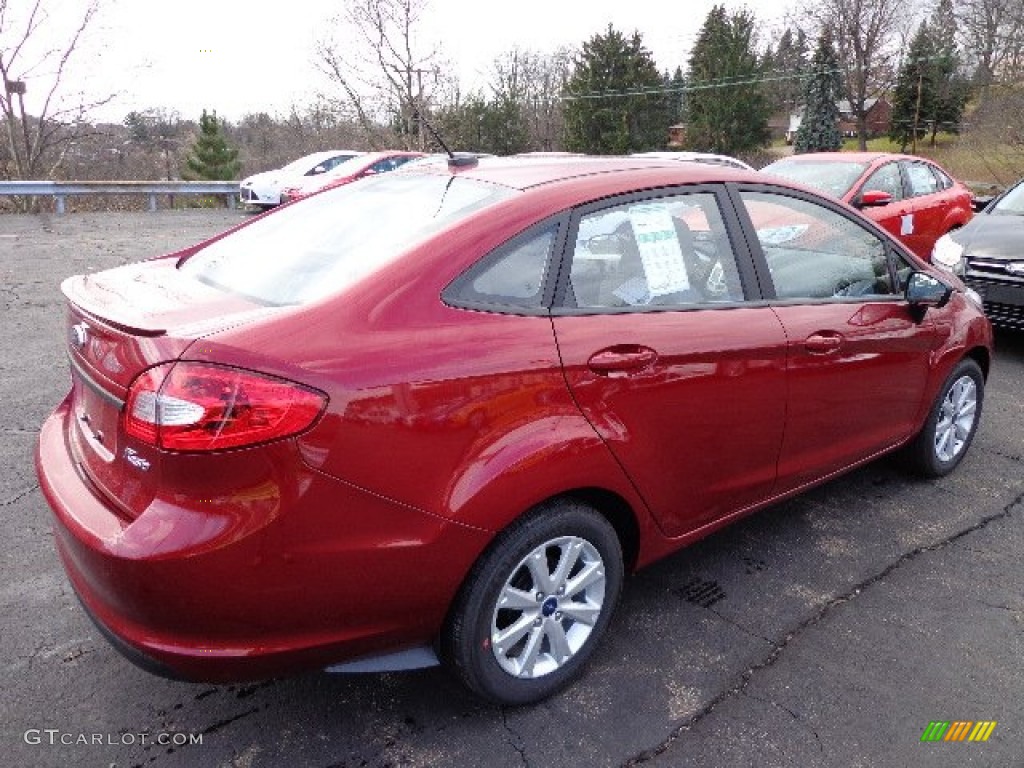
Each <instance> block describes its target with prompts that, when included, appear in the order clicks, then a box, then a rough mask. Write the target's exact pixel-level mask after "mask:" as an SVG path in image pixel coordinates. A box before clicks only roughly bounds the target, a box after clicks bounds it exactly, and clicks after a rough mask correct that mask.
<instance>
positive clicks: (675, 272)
mask: <svg viewBox="0 0 1024 768" xmlns="http://www.w3.org/2000/svg"><path fill="white" fill-rule="evenodd" d="M569 288H570V299H571V302H572V301H574V303H575V306H576V307H578V308H581V309H590V308H596V309H615V308H623V307H626V308H628V307H636V308H642V307H649V306H651V307H659V306H660V307H666V306H685V305H699V304H710V303H717V302H736V301H742V300H743V296H744V294H743V287H742V285H741V282H740V276H739V271H738V269H737V264H736V259H735V255H734V253H733V251H732V248H731V245H730V241H729V237H728V235H727V233H726V229H725V224H724V223H723V220H722V215H721V212H720V211H719V208H718V201H717V199H716V198H715V196H714V195H713V194H710V193H706V192H693V193H687V194H682V195H674V196H670V197H658V198H652V199H648V200H637V201H631V202H629V203H624V204H622V205H616V206H613V207H610V208H604V209H601V210H599V211H595V212H593V213H589V214H586V215H585V216H583V217H582V218H581V219H580V224H579V228H578V230H577V234H576V240H575V244H574V247H573V250H572V268H571V270H570V274H569ZM571 302H570V303H571Z"/></svg>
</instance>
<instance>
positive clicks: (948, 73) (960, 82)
mask: <svg viewBox="0 0 1024 768" xmlns="http://www.w3.org/2000/svg"><path fill="white" fill-rule="evenodd" d="M958 30H959V26H958V23H957V20H956V15H955V13H954V10H953V0H939V3H938V6H937V7H936V9H935V14H934V16H933V18H932V26H931V34H932V40H933V44H934V56H935V61H934V68H935V72H934V79H935V100H934V103H933V106H932V109H931V110H930V111H929V112H928V113H926V114H927V117H928V120H929V123H930V125H931V145H932V146H933V147H934V146H935V136H936V134H937V133H938V132H939V131H940V130H941V131H945V132H946V133H960V121H961V120H962V119H963V116H964V108H965V107H966V105H967V98H968V96H969V92H970V86H969V83H968V81H967V78H966V77H965V76H964V75H963V73H962V72H961V59H960V51H959V49H958V48H957V44H956V36H957V33H958Z"/></svg>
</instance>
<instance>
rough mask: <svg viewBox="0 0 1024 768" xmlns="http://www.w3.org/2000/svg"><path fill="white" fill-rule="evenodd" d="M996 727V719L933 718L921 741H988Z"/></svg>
mask: <svg viewBox="0 0 1024 768" xmlns="http://www.w3.org/2000/svg"><path fill="white" fill-rule="evenodd" d="M995 729H996V721H995V720H978V721H977V722H975V721H974V720H953V721H950V720H932V721H931V722H930V723H928V727H927V728H925V729H924V733H922V734H921V741H988V737H989V736H991V735H992V731H994V730H995Z"/></svg>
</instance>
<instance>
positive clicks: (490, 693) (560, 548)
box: [442, 500, 623, 704]
mask: <svg viewBox="0 0 1024 768" xmlns="http://www.w3.org/2000/svg"><path fill="white" fill-rule="evenodd" d="M622 579H623V563H622V548H621V546H620V544H619V539H618V536H617V535H616V533H615V529H614V528H613V527H612V526H611V524H610V523H609V522H608V521H607V520H606V519H605V518H604V517H603V516H602V515H601V514H600V513H599V512H597V511H596V510H594V509H593V508H592V507H589V506H587V505H585V504H582V503H580V502H578V501H570V500H561V501H557V502H550V503H547V504H543V505H541V506H539V507H537V508H536V509H534V510H532V511H531V512H530V513H528V514H527V515H525V516H524V517H522V518H521V519H520V520H518V521H517V522H516V523H514V524H513V525H512V526H510V527H509V528H508V529H507V530H505V531H504V532H502V533H501V534H500V535H499V536H498V537H497V539H496V540H495V542H494V543H493V544H492V546H491V547H490V549H488V551H487V552H486V553H485V554H484V555H483V556H482V557H481V558H480V560H479V561H478V562H477V564H476V565H475V566H474V568H473V570H472V572H471V573H470V575H469V577H468V579H467V581H466V584H465V586H464V587H463V589H462V591H461V592H460V594H459V597H458V599H457V600H456V603H455V605H454V607H453V609H452V612H451V616H450V618H449V621H448V623H447V626H446V630H445V633H444V637H443V638H442V653H443V656H444V657H445V660H446V662H447V663H448V665H449V666H450V667H451V668H452V669H453V670H454V671H455V673H456V674H457V675H458V676H459V677H460V678H461V679H462V681H463V682H464V683H465V684H466V685H467V686H468V687H469V688H470V689H472V690H473V691H475V692H476V693H478V694H479V695H481V696H483V697H484V698H486V699H489V700H491V701H494V702H497V703H500V704H528V703H532V702H535V701H540V700H541V699H544V698H546V697H548V696H550V695H551V694H552V693H554V692H555V691H557V690H558V689H559V688H561V687H562V686H564V685H566V684H567V683H568V682H569V681H570V680H572V679H573V678H574V677H575V676H576V675H577V674H579V672H580V671H581V669H582V667H583V665H584V664H585V663H586V660H587V658H588V657H589V656H590V655H591V653H592V652H593V650H594V647H595V646H596V645H597V642H598V639H599V638H600V637H601V635H602V633H603V632H604V630H605V628H606V627H607V626H608V622H609V621H610V620H611V615H612V612H613V610H614V608H615V604H616V603H617V602H618V597H619V593H620V591H621V588H622Z"/></svg>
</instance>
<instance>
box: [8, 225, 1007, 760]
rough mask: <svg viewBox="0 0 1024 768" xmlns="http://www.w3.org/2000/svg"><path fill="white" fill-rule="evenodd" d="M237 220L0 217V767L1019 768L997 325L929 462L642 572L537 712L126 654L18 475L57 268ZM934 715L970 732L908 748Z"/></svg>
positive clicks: (45, 407)
mask: <svg viewBox="0 0 1024 768" xmlns="http://www.w3.org/2000/svg"><path fill="white" fill-rule="evenodd" d="M245 216H246V214H243V213H241V212H238V211H228V210H214V211H165V212H160V213H141V212H140V213H122V214H114V213H111V214H74V215H68V216H62V217H56V216H18V215H10V216H0V270H2V274H3V279H2V281H0V296H2V299H3V303H4V310H3V318H4V322H3V325H2V331H0V402H2V404H3V421H4V426H3V429H2V432H0V434H2V438H0V509H2V512H3V519H4V535H3V536H2V537H0V612H2V613H0V615H2V617H3V620H2V624H0V650H2V659H3V661H2V664H0V666H2V670H0V690H2V691H3V696H2V698H0V756H2V757H0V764H3V765H5V766H32V767H33V768H34V767H35V766H39V767H45V766H76V767H81V768H90V767H91V766H98V767H100V768H109V767H110V766H157V767H159V768H163V767H167V768H170V767H172V766H188V767H189V768H191V767H192V766H215V767H218V768H219V767H224V768H227V767H229V766H230V767H237V768H255V767H257V766H317V767H320V768H327V767H328V766H334V767H336V768H340V767H341V766H367V767H371V766H372V767H380V768H383V767H384V766H488V768H502V767H504V766H508V767H509V768H515V767H518V766H533V767H535V768H541V767H542V766H552V767H555V766H557V767H558V768H569V767H573V766H587V768H590V767H592V766H626V765H629V766H639V765H643V766H708V767H711V766H729V767H730V768H740V767H743V766H751V767H753V766H757V767H759V768H764V767H769V768H772V767H774V766H800V768H813V767H816V766H822V767H825V766H828V767H829V768H831V767H833V766H857V767H864V768H869V767H870V768H878V767H879V766H928V767H930V766H950V767H951V768H952V767H954V766H955V767H957V768H959V767H961V766H993V767H998V768H1007V767H1008V766H1024V670H1022V665H1021V660H1022V658H1024V567H1022V558H1021V552H1022V551H1024V334H1022V333H1017V334H1013V333H1000V334H998V336H997V344H998V346H997V356H996V361H995V364H994V366H993V370H992V374H991V377H990V379H989V383H988V388H987V399H986V402H985V413H984V416H983V421H982V425H981V429H980V431H979V433H978V436H977V438H976V440H975V442H974V445H973V447H972V449H971V453H970V454H969V455H968V457H967V458H966V460H965V461H964V463H963V464H962V465H961V466H960V468H959V469H958V470H957V471H956V472H955V473H954V474H953V475H951V476H950V477H947V478H944V479H941V480H936V481H922V480H918V479H914V478H913V477H909V476H907V475H905V474H904V473H903V472H902V471H901V470H900V469H899V468H898V467H896V466H895V465H894V464H893V463H891V462H889V461H880V462H876V463H874V464H871V465H869V466H866V467H864V468H862V469H860V470H858V471H855V472H853V473H851V474H849V475H847V476H845V477H843V478H840V479H839V480H836V481H834V482H831V483H829V484H827V485H825V486H822V487H819V488H817V489H815V490H813V491H811V492H810V493H808V494H805V495H804V496H802V497H799V498H797V499H794V500H792V501H790V502H788V503H785V504H781V505H778V506H776V507H773V508H771V509H768V510H765V511H763V512H761V513H759V514H757V515H754V516H752V517H750V518H748V519H746V520H745V521H743V522H740V523H738V524H736V525H734V526H732V527H731V528H729V529H727V530H725V531H722V532H720V533H718V534H716V535H714V536H712V537H710V538H708V539H706V540H704V541H702V542H700V543H698V544H697V545H694V546H692V547H690V548H688V549H686V550H684V551H682V552H680V553H678V554H676V555H674V556H672V557H670V558H668V559H666V560H663V561H661V562H659V563H657V564H655V565H654V566H652V567H650V568H648V569H646V570H644V571H641V572H640V573H638V574H637V575H635V576H634V577H632V578H630V579H628V580H627V582H626V585H625V592H624V597H623V600H622V603H621V605H620V608H619V612H618V614H617V616H616V618H615V620H614V622H613V623H612V626H611V628H610V633H609V635H608V637H607V638H606V640H605V642H604V643H603V645H602V646H601V648H600V649H599V650H598V652H597V654H596V656H595V658H594V660H593V662H592V663H591V665H590V667H589V670H588V672H587V673H586V674H585V676H584V677H583V678H582V679H581V680H580V681H579V682H577V683H576V684H575V685H574V686H572V687H571V688H569V689H568V690H566V691H565V692H563V693H562V694H560V695H558V696H556V697H554V698H553V699H551V700H549V701H547V702H545V703H543V704H541V705H538V706H535V707H529V708H518V709H514V708H499V707H495V706H490V705H486V704H483V703H481V702H480V701H478V700H476V699H475V698H473V697H472V696H471V695H470V694H468V693H467V692H465V691H464V690H463V689H462V688H461V687H459V686H458V685H457V684H456V683H455V682H454V681H453V680H452V679H450V678H449V677H448V676H447V675H446V674H445V673H444V672H443V671H442V670H439V669H431V670H424V671H419V672H412V673H402V674H368V675H352V676H342V675H327V674H311V675H306V676H303V677H298V678H289V679H281V680H272V681H267V682H264V683H258V684H252V685H230V686H213V685H197V684H188V683H180V682H171V681H167V680H163V679H160V678H156V677H152V676H151V675H149V674H147V673H145V672H143V671H141V670H139V669H137V668H135V667H133V666H132V665H130V664H129V663H128V662H126V661H125V660H124V659H122V658H121V657H120V656H119V655H118V654H117V653H116V652H115V651H114V650H113V649H112V648H111V647H109V646H108V645H107V643H106V642H105V641H104V640H103V639H102V638H101V637H100V635H99V634H98V632H97V631H96V630H95V628H94V627H93V626H92V625H91V623H90V622H89V620H88V619H87V618H86V616H85V615H84V613H83V612H82V610H81V608H80V607H79V605H78V603H77V601H76V599H75V597H74V594H73V592H72V590H71V588H70V587H69V585H68V583H67V581H66V579H65V577H64V573H63V571H62V569H61V567H60V564H59V563H58V560H57V557H56V554H55V553H54V549H53V539H52V534H51V532H50V522H49V511H48V509H47V507H46V504H45V502H44V500H43V498H42V496H41V494H40V492H39V488H38V485H37V483H36V480H35V474H34V471H33V467H32V449H33V445H34V441H35V439H36V437H37V434H38V429H39V424H40V423H41V421H42V420H43V418H44V417H45V415H46V414H47V413H48V412H49V410H50V409H52V407H53V406H54V405H55V404H56V403H57V402H58V401H59V400H60V399H61V398H62V397H63V395H64V392H65V390H66V388H67V385H68V374H67V363H66V358H65V355H64V348H63V347H64V340H63V334H62V311H63V310H62V297H61V295H60V291H59V283H60V280H61V279H62V278H63V277H66V276H68V275H71V274H74V273H78V272H83V271H91V270H95V269H100V268H104V267H108V266H114V265H116V264H121V263H124V262H126V261H130V260H134V259H138V258H144V257H147V256H153V255H156V254H158V253H160V252H165V251H168V250H171V249H174V248H177V247H179V246H183V245H186V244H188V243H191V242H194V241H196V240H199V239H200V238H202V237H204V236H206V235H209V234H212V233H214V232H218V231H220V230H222V229H225V228H226V227H228V226H231V225H232V224H234V223H237V222H238V221H241V220H243V219H244V217H245ZM935 722H940V723H950V724H953V723H957V722H970V723H973V724H977V723H993V722H994V723H995V726H994V727H992V728H991V732H990V735H989V737H988V739H987V741H983V742H980V741H977V740H975V741H970V740H968V739H967V738H965V739H964V740H963V741H956V740H952V739H950V740H941V739H940V740H938V741H922V736H923V735H924V734H925V732H926V730H929V726H930V724H932V723H935ZM975 727H976V726H973V725H972V727H971V729H970V732H973V731H974V729H975ZM934 730H935V727H932V729H931V731H932V732H934ZM952 730H953V727H952V726H951V727H950V729H949V730H948V731H946V732H950V731H952Z"/></svg>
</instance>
